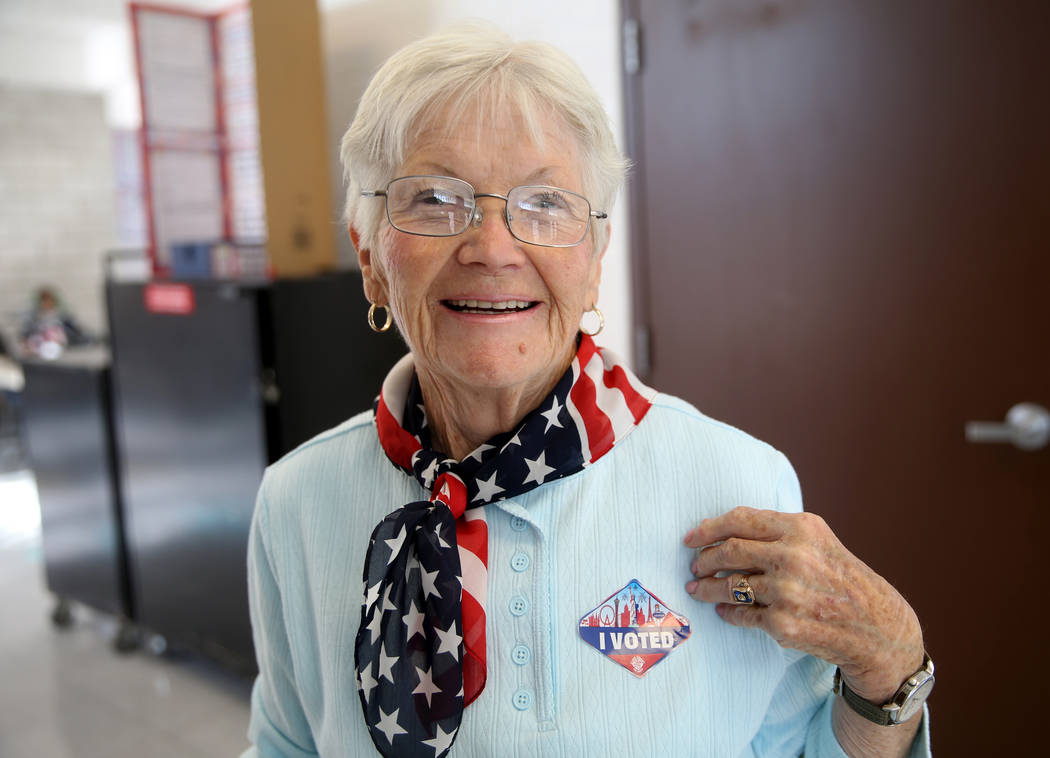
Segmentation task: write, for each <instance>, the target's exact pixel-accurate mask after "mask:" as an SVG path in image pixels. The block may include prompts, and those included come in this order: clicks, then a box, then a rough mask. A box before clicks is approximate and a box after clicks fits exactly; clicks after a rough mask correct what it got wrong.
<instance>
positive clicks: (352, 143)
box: [341, 23, 628, 251]
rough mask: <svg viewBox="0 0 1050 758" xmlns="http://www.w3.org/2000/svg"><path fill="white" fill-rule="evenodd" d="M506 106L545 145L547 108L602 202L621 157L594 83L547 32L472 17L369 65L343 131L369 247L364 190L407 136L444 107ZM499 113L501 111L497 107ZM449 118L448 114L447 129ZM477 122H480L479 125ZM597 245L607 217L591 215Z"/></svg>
mask: <svg viewBox="0 0 1050 758" xmlns="http://www.w3.org/2000/svg"><path fill="white" fill-rule="evenodd" d="M508 111H510V112H514V113H516V114H517V115H519V116H520V117H521V120H522V122H523V123H524V124H525V128H526V129H527V130H528V133H529V136H530V138H531V139H532V140H533V141H534V142H535V143H536V144H537V145H542V143H543V133H544V126H545V125H547V126H549V124H550V120H551V116H554V117H555V118H556V119H557V120H560V121H561V122H563V124H564V127H565V128H566V129H567V131H568V133H569V134H570V135H572V136H573V137H575V139H576V141H577V143H578V145H579V161H580V164H581V165H580V166H579V169H580V176H581V177H582V180H583V183H584V186H583V191H584V194H585V195H586V196H587V197H588V199H589V200H590V201H591V203H592V205H593V207H594V209H595V210H601V211H606V212H608V211H609V209H610V208H611V206H612V204H613V202H614V201H615V199H616V193H617V191H618V190H619V188H620V185H621V184H622V183H623V179H624V175H625V174H626V171H627V167H628V161H627V160H626V159H625V158H624V156H623V155H622V154H621V153H620V151H619V150H618V148H617V147H616V141H615V139H614V138H613V134H612V129H611V127H610V124H609V116H608V114H606V112H605V109H604V107H603V106H602V103H601V100H600V99H599V97H598V94H597V92H595V91H594V88H593V87H592V86H591V84H590V82H588V81H587V79H586V77H585V76H584V75H583V72H582V71H581V70H580V68H579V67H578V66H577V65H576V64H575V63H574V62H573V61H572V59H570V58H569V57H568V56H567V55H566V54H565V53H563V52H562V51H561V50H559V49H558V48H556V47H554V46H553V45H549V44H547V43H544V42H514V41H513V40H512V39H511V38H510V37H509V36H508V35H507V34H506V33H504V32H502V31H501V30H499V29H498V28H497V27H494V26H491V25H488V24H477V23H474V24H469V25H463V26H457V27H454V28H452V29H450V30H448V31H445V32H442V33H439V34H435V35H433V36H430V37H426V38H424V39H421V40H418V41H416V42H414V43H412V44H410V45H408V46H407V47H404V48H402V49H401V50H400V51H398V52H397V53H395V54H394V55H393V56H392V57H391V58H390V59H389V60H387V62H386V63H384V64H383V66H382V67H381V68H380V69H379V71H378V72H376V75H375V76H374V77H373V78H372V81H371V82H370V83H369V85H368V88H367V89H366V90H365V92H364V94H363V95H362V96H361V102H360V103H359V104H358V107H357V113H356V114H355V116H354V120H353V121H352V122H351V123H350V127H349V128H348V129H347V130H346V134H344V135H343V141H342V148H341V157H342V163H343V176H344V180H345V182H346V186H347V193H346V207H345V220H346V222H347V223H349V224H352V225H353V227H354V228H355V229H356V230H357V232H358V234H359V235H360V244H361V246H362V247H365V248H374V247H375V243H376V234H377V232H378V229H379V222H380V220H381V218H382V217H383V203H382V201H376V200H370V199H362V197H361V191H362V190H374V189H382V188H383V187H385V186H386V185H387V183H388V182H390V181H391V180H392V179H394V178H396V177H395V175H394V172H396V171H397V169H398V167H399V166H400V165H401V164H402V163H403V161H404V159H405V156H406V155H407V153H408V152H409V151H410V149H411V147H412V143H413V141H414V140H415V139H416V138H417V137H418V135H419V134H421V133H422V132H423V131H425V130H426V129H427V128H429V127H432V126H434V125H435V122H436V120H437V118H438V117H440V116H441V115H442V114H443V113H454V114H464V113H471V114H480V115H482V116H483V118H482V119H481V121H482V122H486V121H487V119H486V118H485V116H488V117H490V119H491V120H489V121H488V122H489V123H493V122H495V121H496V120H497V119H498V118H501V117H503V118H505V114H506V113H507V112H508ZM500 114H503V115H502V116H501V115H500ZM456 126H457V125H456V124H454V123H453V124H445V125H444V128H446V129H449V130H451V129H453V128H455V127H456ZM478 128H479V129H481V128H483V127H481V126H480V125H479V127H478ZM362 200H363V201H362ZM591 235H592V236H591V238H592V240H593V244H594V250H595V251H601V250H602V249H604V248H605V244H606V243H607V242H608V235H609V232H608V224H607V223H606V222H602V221H598V222H597V223H592V224H591Z"/></svg>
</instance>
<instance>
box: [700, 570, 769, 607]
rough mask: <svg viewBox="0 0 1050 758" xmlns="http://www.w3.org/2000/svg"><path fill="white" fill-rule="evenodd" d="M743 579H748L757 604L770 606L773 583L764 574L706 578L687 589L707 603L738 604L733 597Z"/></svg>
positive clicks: (737, 574)
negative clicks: (735, 589)
mask: <svg viewBox="0 0 1050 758" xmlns="http://www.w3.org/2000/svg"><path fill="white" fill-rule="evenodd" d="M741 579H747V583H748V584H749V585H750V586H751V591H752V592H753V593H754V595H755V603H756V604H758V605H769V604H770V603H772V602H773V600H774V594H773V586H772V583H770V582H768V581H767V578H766V577H765V576H764V575H763V574H739V573H736V574H730V575H729V576H725V577H713V576H712V577H705V578H702V579H694V580H693V581H691V582H689V583H688V584H687V585H686V586H685V589H686V591H687V592H688V593H689V594H690V595H692V596H693V598H694V599H696V600H700V601H702V602H705V603H732V604H734V605H735V604H737V603H736V599H735V598H734V596H733V590H734V588H737V587H738V585H739V583H740V580H741Z"/></svg>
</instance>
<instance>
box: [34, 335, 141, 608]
mask: <svg viewBox="0 0 1050 758" xmlns="http://www.w3.org/2000/svg"><path fill="white" fill-rule="evenodd" d="M23 371H24V373H25V380H26V381H25V390H24V414H23V421H22V424H23V434H24V438H25V442H26V447H27V451H28V453H29V461H30V464H31V465H32V468H33V473H34V475H35V477H36V483H37V490H38V493H39V497H40V519H41V539H42V542H43V550H44V569H45V574H46V578H47V586H48V589H49V590H50V591H51V592H53V593H54V594H55V595H56V596H57V597H58V598H60V600H75V601H77V602H80V603H83V604H85V605H88V606H91V607H92V608H95V609H97V610H100V611H103V612H105V613H109V614H113V615H114V616H117V617H121V618H129V617H132V616H133V615H134V614H133V610H132V597H131V592H130V588H129V586H128V572H127V565H126V557H125V551H124V535H123V530H122V524H121V499H120V489H119V479H118V477H117V475H116V469H115V466H116V462H117V456H116V451H115V449H114V438H113V427H112V423H111V415H110V391H109V377H110V374H109V356H108V353H107V352H106V351H105V350H103V349H101V348H79V349H74V350H71V351H69V352H67V353H65V354H64V355H62V356H61V357H60V358H59V359H57V360H55V361H42V360H40V361H37V360H30V361H27V362H26V363H25V364H24V366H23ZM57 613H58V612H57V611H56V621H60V622H61V620H62V619H61V617H60V616H59V615H57Z"/></svg>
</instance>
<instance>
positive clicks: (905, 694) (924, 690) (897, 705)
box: [835, 652, 934, 726]
mask: <svg viewBox="0 0 1050 758" xmlns="http://www.w3.org/2000/svg"><path fill="white" fill-rule="evenodd" d="M933 682H934V678H933V661H932V660H930V654H929V653H926V652H923V654H922V668H921V669H919V670H918V671H916V672H915V673H914V674H912V675H911V676H909V677H908V678H907V679H905V680H904V684H902V685H901V686H900V689H898V690H897V693H896V694H895V695H894V696H893V697H892V698H890V701H889V702H888V703H885V704H884V705H876V704H875V703H873V702H871V701H870V700H865V699H864V698H862V697H861V696H860V695H858V694H857V693H856V692H854V691H853V690H851V689H850V688H849V687H848V686H846V681H845V680H844V679H843V678H842V671H841V670H839V669H835V694H836V695H842V699H843V700H845V701H846V703H847V704H848V705H849V707H850V708H852V709H853V710H854V711H855V712H857V713H859V714H860V715H861V716H863V717H864V718H866V719H867V720H868V721H872V722H874V723H876V724H878V725H879V726H891V725H894V724H902V723H904V722H905V721H907V720H908V719H910V718H911V717H912V716H914V715H915V714H916V713H918V712H919V711H920V710H922V704H923V703H925V702H926V698H928V697H929V696H930V692H932V691H933Z"/></svg>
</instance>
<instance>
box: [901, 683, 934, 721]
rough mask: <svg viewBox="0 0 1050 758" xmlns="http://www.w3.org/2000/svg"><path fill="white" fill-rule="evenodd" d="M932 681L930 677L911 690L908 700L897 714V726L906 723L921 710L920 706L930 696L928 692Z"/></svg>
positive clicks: (931, 686)
mask: <svg viewBox="0 0 1050 758" xmlns="http://www.w3.org/2000/svg"><path fill="white" fill-rule="evenodd" d="M933 681H934V680H933V677H932V676H931V677H930V678H928V679H927V680H926V681H925V682H923V683H922V684H920V685H919V686H918V687H916V688H915V689H914V690H912V692H911V695H909V696H908V699H907V700H905V701H904V703H903V705H901V708H900V710H899V711H898V712H897V723H898V724H899V723H901V722H904V721H907V720H908V719H910V718H911V717H912V716H914V715H915V714H916V713H918V712H919V711H920V710H922V704H923V703H925V702H926V698H928V697H929V696H930V691H931V690H932V689H933Z"/></svg>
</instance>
